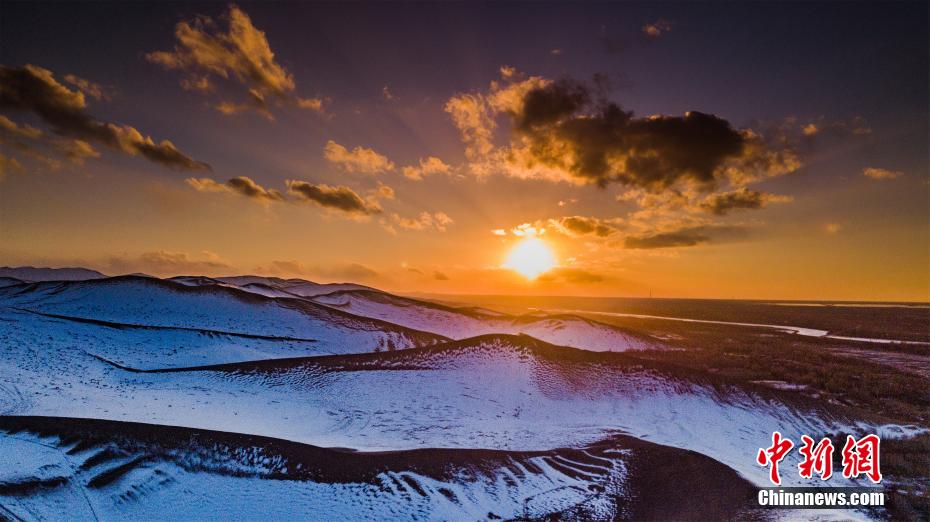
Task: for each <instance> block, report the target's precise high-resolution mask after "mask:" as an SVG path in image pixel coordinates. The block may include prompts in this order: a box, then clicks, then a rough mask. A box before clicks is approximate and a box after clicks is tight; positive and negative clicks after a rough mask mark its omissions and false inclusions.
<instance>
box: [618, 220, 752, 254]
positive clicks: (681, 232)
mask: <svg viewBox="0 0 930 522" xmlns="http://www.w3.org/2000/svg"><path fill="white" fill-rule="evenodd" d="M748 234H749V229H747V228H746V227H743V226H737V225H700V226H692V227H684V228H679V229H677V230H669V231H666V232H655V233H649V234H643V235H638V236H627V237H626V238H624V240H623V246H624V247H625V248H629V249H653V248H670V247H690V246H696V245H701V244H704V243H709V242H724V241H728V240H735V239H741V238H744V237H746V236H747V235H748Z"/></svg>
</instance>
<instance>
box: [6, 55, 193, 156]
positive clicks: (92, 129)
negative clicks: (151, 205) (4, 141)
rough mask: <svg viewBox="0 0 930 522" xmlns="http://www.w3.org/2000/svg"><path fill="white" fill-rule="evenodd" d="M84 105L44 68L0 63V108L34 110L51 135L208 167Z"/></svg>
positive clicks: (79, 94) (78, 93)
mask: <svg viewBox="0 0 930 522" xmlns="http://www.w3.org/2000/svg"><path fill="white" fill-rule="evenodd" d="M86 108H87V105H86V101H85V98H84V94H83V93H82V92H81V91H72V90H71V89H69V88H68V87H66V86H64V85H62V84H61V83H60V82H58V81H57V80H56V79H55V77H54V75H53V74H52V72H51V71H49V70H48V69H43V68H41V67H36V66H34V65H26V66H24V67H20V68H13V67H6V66H2V65H0V109H4V110H16V111H23V112H32V113H35V114H36V115H38V116H39V117H40V118H41V119H42V121H44V122H45V123H46V124H48V125H49V126H50V127H51V129H52V131H53V132H54V133H55V134H58V135H60V136H66V137H69V138H74V139H77V140H82V141H85V143H86V142H91V143H100V144H102V145H105V146H107V147H109V148H111V149H113V150H118V151H121V152H123V153H126V154H129V155H130V156H142V157H144V158H146V159H148V160H149V161H152V162H154V163H158V164H160V165H162V166H164V167H168V168H170V169H174V170H188V171H208V170H210V166H209V165H207V164H206V163H202V162H199V161H196V160H194V159H192V158H190V157H188V156H187V155H185V154H184V153H182V152H181V151H179V150H178V149H177V148H176V147H175V146H174V144H173V143H171V142H170V141H168V140H164V141H162V142H161V143H155V142H154V141H153V140H152V138H150V137H148V136H144V135H143V134H142V133H141V132H139V131H138V130H137V129H135V128H134V127H130V126H128V125H117V124H114V123H107V122H103V121H100V120H97V119H96V118H94V117H93V116H91V115H90V114H88V113H87V112H86Z"/></svg>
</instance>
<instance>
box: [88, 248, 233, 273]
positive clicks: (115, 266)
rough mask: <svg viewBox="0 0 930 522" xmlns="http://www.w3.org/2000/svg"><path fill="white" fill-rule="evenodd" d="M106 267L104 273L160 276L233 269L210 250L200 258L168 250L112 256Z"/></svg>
mask: <svg viewBox="0 0 930 522" xmlns="http://www.w3.org/2000/svg"><path fill="white" fill-rule="evenodd" d="M104 265H105V270H104V271H105V272H107V273H115V274H125V273H132V272H144V273H146V274H152V275H159V276H163V275H164V276H175V275H184V274H215V273H217V272H221V271H227V270H230V269H231V268H232V267H230V266H229V264H228V263H226V261H224V260H223V259H221V258H220V257H219V256H218V255H217V254H215V253H213V252H210V251H208V250H204V251H202V252H201V256H200V257H199V258H194V257H192V256H191V255H190V254H187V253H185V252H171V251H166V250H157V251H153V252H144V253H142V254H139V255H136V256H125V255H124V256H112V257H110V258H109V259H107V260H106V261H105V263H104Z"/></svg>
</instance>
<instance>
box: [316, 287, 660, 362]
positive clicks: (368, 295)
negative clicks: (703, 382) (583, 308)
mask: <svg viewBox="0 0 930 522" xmlns="http://www.w3.org/2000/svg"><path fill="white" fill-rule="evenodd" d="M314 301H315V302H318V303H323V304H326V305H328V306H332V307H335V308H339V309H340V310H345V311H347V312H351V313H353V314H356V315H361V316H365V317H373V318H377V319H381V320H384V321H388V322H391V323H394V324H400V325H403V326H407V327H409V328H414V329H417V330H423V331H428V332H433V333H437V334H440V335H444V336H446V337H451V338H452V339H464V338H467V337H474V336H477V335H484V334H490V333H506V334H526V335H529V336H532V337H535V338H537V339H540V340H543V341H546V342H548V343H552V344H557V345H561V346H571V347H573V348H581V349H585V350H592V351H626V350H648V349H656V348H661V347H662V346H661V345H660V344H659V343H657V342H655V341H654V340H652V339H648V338H646V337H645V336H641V335H636V334H633V333H631V332H627V331H625V330H623V329H621V328H617V327H614V326H611V325H607V324H603V323H597V322H594V321H590V320H587V319H584V318H581V317H577V316H570V315H557V316H549V315H535V316H533V315H529V316H509V315H506V314H499V313H486V312H484V311H481V310H480V309H456V308H452V307H448V306H443V305H438V304H433V303H429V302H425V301H418V300H414V299H408V298H404V297H398V296H393V295H390V294H385V293H383V292H372V291H354V292H337V293H332V294H327V295H323V296H318V297H316V298H314Z"/></svg>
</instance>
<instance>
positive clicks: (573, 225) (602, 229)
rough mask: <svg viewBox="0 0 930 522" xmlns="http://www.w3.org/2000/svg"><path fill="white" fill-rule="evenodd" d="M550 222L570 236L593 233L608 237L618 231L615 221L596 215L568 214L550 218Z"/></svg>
mask: <svg viewBox="0 0 930 522" xmlns="http://www.w3.org/2000/svg"><path fill="white" fill-rule="evenodd" d="M549 223H550V224H551V225H552V226H554V227H555V228H556V229H557V230H559V231H560V232H562V233H563V234H566V235H569V236H585V235H589V234H593V235H595V236H598V237H607V236H609V235H611V234H613V233H614V232H616V231H617V227H616V225H615V224H614V223H612V222H608V221H605V220H602V219H598V218H595V217H585V216H566V217H562V218H559V219H550V220H549Z"/></svg>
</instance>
